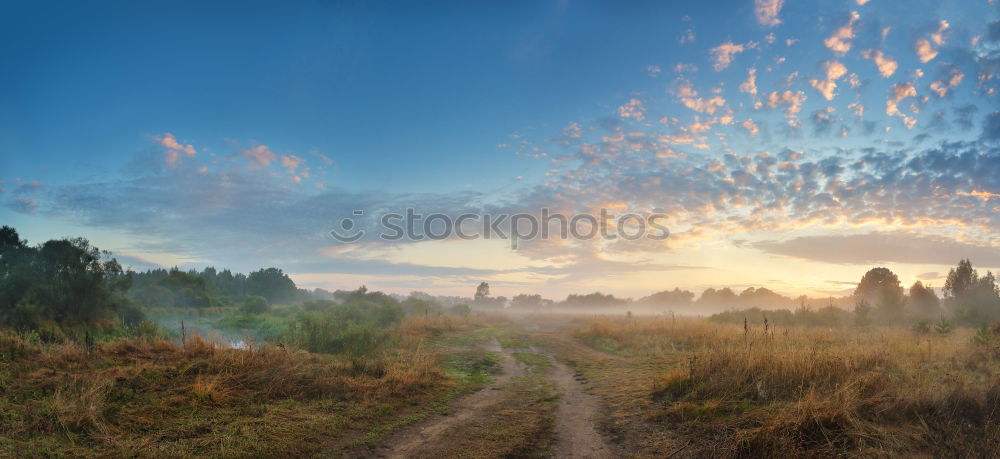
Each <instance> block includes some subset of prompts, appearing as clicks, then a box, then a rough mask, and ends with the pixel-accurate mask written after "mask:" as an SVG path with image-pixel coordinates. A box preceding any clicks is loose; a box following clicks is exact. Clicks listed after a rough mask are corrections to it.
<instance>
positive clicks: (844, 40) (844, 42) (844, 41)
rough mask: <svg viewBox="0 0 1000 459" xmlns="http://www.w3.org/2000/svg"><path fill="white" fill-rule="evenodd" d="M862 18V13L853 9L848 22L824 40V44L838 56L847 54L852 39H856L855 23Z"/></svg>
mask: <svg viewBox="0 0 1000 459" xmlns="http://www.w3.org/2000/svg"><path fill="white" fill-rule="evenodd" d="M860 18H861V15H860V14H858V13H857V12H856V11H851V17H850V19H849V20H848V21H847V24H845V25H843V26H841V27H839V28H838V29H837V30H835V31H834V32H833V34H832V35H830V36H829V37H827V39H826V40H823V44H824V45H826V47H827V48H829V49H830V51H833V52H834V53H835V54H837V55H838V56H843V55H845V54H847V52H848V51H850V50H851V40H853V39H854V24H855V23H856V22H858V19H860Z"/></svg>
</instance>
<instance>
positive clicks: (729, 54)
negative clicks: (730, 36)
mask: <svg viewBox="0 0 1000 459" xmlns="http://www.w3.org/2000/svg"><path fill="white" fill-rule="evenodd" d="M743 51H744V45H741V44H740V45H737V44H733V42H726V43H723V44H721V45H719V46H716V47H715V48H712V49H711V50H709V53H710V54H711V56H712V59H711V60H712V68H714V69H715V71H716V72H718V71H721V70H724V69H725V68H726V67H729V64H731V63H732V62H733V59H735V58H736V55H737V54H739V53H742V52H743Z"/></svg>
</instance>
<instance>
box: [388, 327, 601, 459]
mask: <svg viewBox="0 0 1000 459" xmlns="http://www.w3.org/2000/svg"><path fill="white" fill-rule="evenodd" d="M485 350H487V351H490V352H495V353H497V354H499V355H500V356H501V361H500V371H499V372H498V373H497V374H495V375H494V379H493V381H492V383H491V384H489V385H488V386H487V387H486V388H484V389H482V390H480V391H478V392H475V393H472V394H469V395H466V396H463V397H459V398H458V399H456V400H454V401H453V402H452V403H451V405H450V408H451V409H450V410H449V413H448V414H446V415H444V414H433V415H431V416H429V417H427V418H426V419H423V420H421V421H418V422H416V423H414V424H411V425H409V426H406V427H403V428H401V429H398V430H396V431H395V432H393V433H391V434H389V435H387V436H386V437H384V438H383V439H382V441H381V442H379V444H378V445H376V447H375V448H374V450H373V451H369V453H370V455H374V456H377V457H385V458H411V457H434V458H446V457H511V456H538V455H544V456H548V457H556V458H607V457H613V456H614V454H613V452H612V449H611V447H610V446H609V445H608V444H607V442H606V441H605V439H604V437H603V436H602V435H601V434H600V432H599V430H598V427H597V419H598V403H597V401H596V400H595V399H594V398H593V397H592V396H591V395H589V394H588V393H587V392H586V391H585V390H584V385H583V384H582V383H581V382H580V381H579V378H578V377H577V374H576V373H575V372H574V371H573V370H572V369H570V368H569V367H567V366H566V365H565V364H563V363H562V362H559V361H558V360H557V359H555V358H554V357H553V356H552V355H551V354H550V353H549V352H547V351H546V350H544V349H540V348H537V347H530V348H523V349H519V348H505V347H502V346H501V345H500V343H499V342H498V341H497V340H496V339H495V338H494V339H492V341H491V342H489V343H488V345H487V346H486V347H485ZM521 360H529V362H530V364H526V363H524V362H522V361H521Z"/></svg>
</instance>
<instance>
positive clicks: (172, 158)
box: [153, 132, 198, 169]
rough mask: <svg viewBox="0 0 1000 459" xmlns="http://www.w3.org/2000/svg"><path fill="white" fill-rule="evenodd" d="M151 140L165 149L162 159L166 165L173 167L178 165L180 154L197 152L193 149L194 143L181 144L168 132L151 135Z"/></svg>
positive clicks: (190, 154) (192, 154) (191, 154)
mask: <svg viewBox="0 0 1000 459" xmlns="http://www.w3.org/2000/svg"><path fill="white" fill-rule="evenodd" d="M153 140H154V141H156V143H158V144H160V146H162V147H163V148H165V149H166V151H165V152H164V161H165V162H166V164H167V167H169V168H171V169H175V168H177V167H178V166H179V165H180V161H181V154H185V155H187V156H194V155H196V154H197V153H198V151H197V150H195V148H194V145H191V144H186V145H185V144H182V143H180V142H178V141H177V137H176V136H174V135H173V134H171V133H169V132H165V133H163V135H158V136H153Z"/></svg>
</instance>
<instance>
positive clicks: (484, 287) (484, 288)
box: [474, 282, 490, 301]
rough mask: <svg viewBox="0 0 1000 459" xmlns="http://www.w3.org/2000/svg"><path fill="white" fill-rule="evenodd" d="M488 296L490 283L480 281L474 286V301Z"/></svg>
mask: <svg viewBox="0 0 1000 459" xmlns="http://www.w3.org/2000/svg"><path fill="white" fill-rule="evenodd" d="M489 297H490V284H487V283H486V282H480V283H479V286H478V287H476V296H475V297H474V299H475V300H476V301H481V300H485V299H486V298H489Z"/></svg>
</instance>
